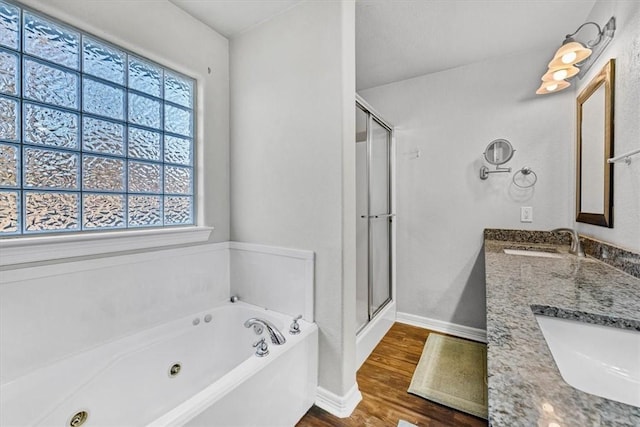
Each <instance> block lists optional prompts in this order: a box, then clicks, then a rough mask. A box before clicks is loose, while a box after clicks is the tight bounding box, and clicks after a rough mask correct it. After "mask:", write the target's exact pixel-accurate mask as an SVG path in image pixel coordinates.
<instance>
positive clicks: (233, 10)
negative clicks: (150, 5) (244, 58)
mask: <svg viewBox="0 0 640 427" xmlns="http://www.w3.org/2000/svg"><path fill="white" fill-rule="evenodd" d="M169 1H170V2H171V3H173V4H175V5H176V6H178V7H179V8H181V9H183V10H184V11H185V12H187V13H188V14H190V15H191V16H193V17H194V18H196V19H198V20H200V21H202V22H204V23H205V24H207V25H208V26H210V27H211V28H213V29H214V30H216V31H217V32H219V33H220V34H222V35H223V36H225V37H227V38H232V37H233V36H237V35H238V34H240V33H242V32H244V31H247V30H248V29H249V28H251V27H253V26H255V25H257V24H259V23H261V22H264V21H267V20H269V19H271V18H273V17H274V16H276V15H278V14H280V13H282V12H284V11H285V10H287V9H288V8H290V7H291V6H293V5H294V4H296V3H299V2H300V1H301V0H169Z"/></svg>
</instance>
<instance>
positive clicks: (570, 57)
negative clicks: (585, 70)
mask: <svg viewBox="0 0 640 427" xmlns="http://www.w3.org/2000/svg"><path fill="white" fill-rule="evenodd" d="M577 56H578V55H576V53H575V52H568V53H565V54H564V55H562V62H563V63H565V64H571V63H573V61H575V60H576V57H577Z"/></svg>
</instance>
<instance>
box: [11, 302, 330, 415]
mask: <svg viewBox="0 0 640 427" xmlns="http://www.w3.org/2000/svg"><path fill="white" fill-rule="evenodd" d="M251 317H258V318H262V319H266V320H268V321H270V322H271V323H273V324H274V325H276V326H277V327H278V329H280V330H281V331H282V333H283V334H284V335H285V337H286V339H287V341H286V343H285V344H283V345H279V346H276V345H273V344H272V343H271V342H270V340H269V338H268V334H267V333H266V331H265V332H264V333H263V336H265V337H266V338H267V342H268V343H269V354H268V355H267V356H265V357H257V356H256V355H255V348H254V347H253V345H252V344H253V343H254V342H256V341H257V340H258V339H259V338H260V337H259V336H257V335H256V334H255V332H254V330H253V328H250V329H248V328H245V327H244V322H245V321H246V320H247V319H249V318H251ZM290 323H291V317H290V316H285V315H282V314H280V313H276V312H273V311H269V310H265V309H263V308H260V307H256V306H252V305H249V304H246V303H242V302H238V303H235V304H231V303H225V304H222V305H220V306H217V307H214V308H211V309H210V310H207V311H203V312H200V313H195V314H193V315H191V316H188V317H185V318H182V319H178V320H175V321H172V322H169V323H166V324H163V325H160V326H157V327H154V328H152V329H149V330H146V331H143V332H140V333H137V334H135V335H130V336H127V337H124V338H122V339H120V340H117V341H114V342H110V343H107V344H105V345H103V346H100V347H98V348H95V349H92V350H90V351H86V352H84V353H81V354H77V355H75V356H73V357H70V358H67V359H64V360H61V361H59V362H57V363H55V364H53V365H49V366H46V367H43V368H40V369H38V370H36V371H34V372H31V373H29V374H27V375H24V376H22V377H20V378H17V379H15V380H13V381H10V382H8V383H6V384H3V385H2V386H1V390H0V404H1V405H0V425H2V426H7V427H8V426H27V425H29V426H31V425H33V426H79V425H84V426H87V427H89V426H103V427H106V426H109V427H114V426H118V427H124V426H154V427H160V426H162V427H164V426H182V425H189V426H224V427H227V426H293V425H294V424H295V423H296V422H297V421H298V420H299V419H300V418H301V417H302V416H303V415H304V413H305V412H306V411H307V410H308V409H309V408H310V407H311V405H312V404H313V402H314V400H315V393H316V385H317V357H318V356H317V354H318V330H317V327H316V325H315V324H313V323H309V322H305V321H304V320H301V321H300V329H301V331H302V332H301V333H300V334H298V335H291V334H289V333H288V330H289V324H290Z"/></svg>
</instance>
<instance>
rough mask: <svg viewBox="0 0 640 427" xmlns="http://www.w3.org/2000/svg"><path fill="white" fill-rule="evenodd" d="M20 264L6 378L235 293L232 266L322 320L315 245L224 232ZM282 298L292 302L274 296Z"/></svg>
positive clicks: (254, 291) (5, 349)
mask: <svg viewBox="0 0 640 427" xmlns="http://www.w3.org/2000/svg"><path fill="white" fill-rule="evenodd" d="M232 247H234V248H236V249H232ZM237 248H242V249H241V250H240V249H237ZM232 266H234V267H232ZM19 267H20V266H14V267H13V268H12V269H6V270H4V271H1V272H0V352H1V353H0V355H1V357H0V373H1V377H0V382H1V383H2V384H4V383H5V382H7V381H11V380H13V379H15V378H17V377H19V376H22V375H25V374H27V373H29V372H32V371H34V370H36V369H38V368H41V367H43V366H46V365H49V364H51V363H55V362H57V361H59V360H61V359H64V358H67V357H70V356H72V355H74V354H77V353H80V352H83V351H87V350H88V349H91V348H94V347H97V346H100V345H104V344H105V343H108V342H110V341H113V340H116V339H119V338H122V337H124V336H127V335H130V334H134V333H137V332H139V331H141V330H145V329H148V328H151V327H153V326H156V325H158V324H161V323H164V322H167V321H168V320H172V319H176V318H180V317H182V316H185V315H187V314H189V313H193V312H197V311H200V310H203V309H205V308H206V307H210V306H211V305H212V304H215V303H218V302H221V301H226V300H228V299H229V296H230V295H231V294H232V293H233V291H234V290H235V287H234V285H233V284H231V283H230V281H231V280H232V276H233V277H237V278H238V279H239V280H240V281H241V289H242V294H244V295H245V296H246V297H247V300H248V302H252V303H254V304H258V305H260V306H262V307H265V306H266V307H268V308H279V309H280V310H281V312H284V313H285V314H287V316H288V317H289V318H290V319H291V318H292V317H294V316H295V315H297V314H303V315H304V319H305V320H308V321H313V309H312V307H313V302H312V298H313V289H314V281H313V253H311V252H308V251H297V250H293V249H283V248H269V247H265V246H263V245H251V244H247V243H243V244H240V245H238V244H236V243H234V242H223V243H214V244H204V245H197V246H190V247H184V248H174V249H165V250H158V251H153V252H143V253H137V254H127V255H118V256H112V257H102V258H97V259H89V260H81V261H73V262H62V263H58V264H51V265H40V266H33V267H27V268H19ZM238 268H242V269H243V271H242V272H239V271H238ZM251 268H256V269H257V270H258V272H259V273H260V274H261V280H258V279H259V278H258V277H257V276H256V275H255V274H254V273H252V272H251V271H250V270H251ZM231 271H234V273H233V275H232V273H231ZM248 278H249V279H252V280H248ZM265 290H267V291H268V292H265ZM242 294H241V296H242ZM264 295H266V296H268V298H262V296H264ZM272 301H282V302H283V303H282V304H280V305H277V304H274V306H268V305H266V304H267V303H270V302H272ZM289 323H290V322H289ZM288 328H289V324H287V325H286V328H285V329H286V330H288ZM283 332H286V331H283Z"/></svg>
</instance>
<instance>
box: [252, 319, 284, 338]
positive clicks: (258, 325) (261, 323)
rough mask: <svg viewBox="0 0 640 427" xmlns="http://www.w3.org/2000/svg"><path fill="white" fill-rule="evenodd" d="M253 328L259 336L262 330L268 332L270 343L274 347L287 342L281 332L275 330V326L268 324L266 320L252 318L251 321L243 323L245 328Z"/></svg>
mask: <svg viewBox="0 0 640 427" xmlns="http://www.w3.org/2000/svg"><path fill="white" fill-rule="evenodd" d="M252 326H253V330H254V331H256V334H261V333H262V330H263V329H264V328H266V329H267V332H269V337H270V338H271V342H272V343H274V344H275V345H282V344H284V343H285V342H287V339H286V338H285V337H284V335H282V332H280V331H279V330H278V328H276V326H275V325H274V324H273V323H271V322H269V321H268V320H264V319H258V318H256V317H252V318H251V319H249V320H247V321H246V322H244V327H245V328H250V327H252Z"/></svg>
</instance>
